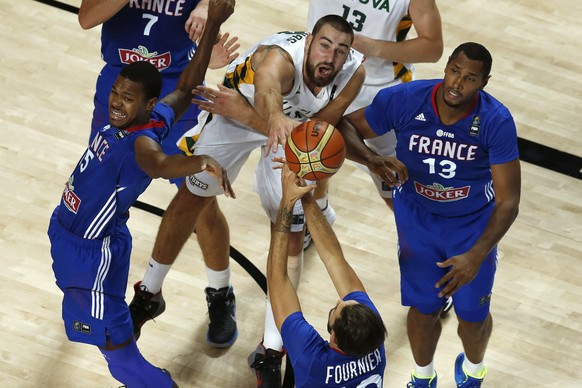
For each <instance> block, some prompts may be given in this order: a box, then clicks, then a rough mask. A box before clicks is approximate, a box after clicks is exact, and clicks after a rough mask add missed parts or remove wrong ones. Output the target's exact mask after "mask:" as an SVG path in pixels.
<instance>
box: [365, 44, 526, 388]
mask: <svg viewBox="0 0 582 388" xmlns="http://www.w3.org/2000/svg"><path fill="white" fill-rule="evenodd" d="M491 64H492V59H491V54H490V53H489V51H487V49H486V48H485V47H483V46H482V45H480V44H477V43H472V42H470V43H464V44H462V45H460V46H459V47H457V48H456V49H455V50H454V51H453V53H452V54H451V56H450V57H449V59H448V62H447V65H446V67H445V76H444V80H423V81H413V82H411V83H408V84H402V85H398V86H394V87H392V88H387V89H384V90H382V91H381V92H380V93H378V95H377V96H376V98H375V99H374V101H373V103H372V104H371V105H370V106H369V107H368V108H365V109H361V110H359V111H357V112H356V113H357V114H356V119H355V120H354V121H353V124H354V125H355V126H356V127H357V128H358V130H359V132H360V133H361V134H362V136H363V137H364V138H374V137H376V136H379V135H382V134H384V133H386V132H387V131H390V130H394V131H395V133H396V138H397V146H396V154H397V156H398V159H399V160H400V161H401V162H402V163H404V165H405V166H406V167H407V170H408V177H406V176H399V178H401V180H402V185H401V186H399V187H398V188H397V189H396V190H394V214H395V217H396V226H397V230H398V240H399V262H400V271H401V293H402V304H403V305H405V306H410V309H409V313H408V320H407V326H408V337H409V340H410V345H411V348H412V353H413V356H414V361H415V366H414V371H413V373H412V378H411V382H410V386H412V387H435V386H436V383H437V376H436V372H435V370H434V365H433V357H434V353H435V349H436V346H437V342H438V339H439V336H440V333H441V323H440V320H439V311H440V309H441V308H442V306H443V304H444V303H445V299H446V298H447V297H450V296H451V295H453V294H454V298H453V304H454V308H455V313H456V315H457V318H458V321H459V326H458V333H459V336H460V337H461V341H462V343H463V349H464V352H463V353H461V354H460V355H459V356H458V357H457V361H456V363H455V379H456V383H457V386H458V387H468V386H471V387H478V386H480V385H481V382H482V381H483V378H484V377H485V374H486V371H487V369H486V367H485V364H484V357H485V351H486V349H487V343H488V341H489V338H490V336H491V332H492V325H493V323H492V318H491V314H490V311H489V306H490V300H491V290H492V287H493V279H494V275H495V270H496V267H497V243H498V242H499V241H500V240H501V238H502V237H503V236H504V235H505V233H506V232H507V231H508V230H509V228H510V226H511V225H512V223H513V221H514V220H515V218H516V217H517V213H518V207H519V200H520V191H521V173H520V171H521V170H520V164H519V153H518V148H517V133H516V127H515V123H514V121H513V118H512V116H511V113H510V112H509V110H508V109H507V108H506V107H505V106H504V105H502V104H501V103H500V102H499V101H497V100H496V99H495V98H493V97H492V96H491V95H490V94H488V93H486V92H485V91H483V88H484V87H485V85H487V82H488V80H489V78H490V71H491ZM387 172H388V173H389V169H388V170H387ZM406 178H407V179H406ZM404 180H406V182H404Z"/></svg>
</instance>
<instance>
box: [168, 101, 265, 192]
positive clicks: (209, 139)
mask: <svg viewBox="0 0 582 388" xmlns="http://www.w3.org/2000/svg"><path fill="white" fill-rule="evenodd" d="M208 115H209V114H208V112H202V113H201V114H200V116H199V117H198V122H199V124H198V125H196V127H194V128H192V129H191V130H190V131H188V132H186V133H185V134H184V136H183V138H184V137H188V136H192V134H193V133H196V132H200V137H199V138H198V141H197V142H196V144H195V145H194V155H208V156H211V157H213V158H214V159H216V161H217V162H218V163H220V165H221V166H222V167H224V169H226V172H227V174H228V179H229V180H230V182H231V183H233V182H234V181H235V180H236V178H237V176H238V174H239V173H240V170H241V168H242V166H243V165H244V164H245V162H246V161H247V159H248V158H249V155H250V154H251V152H252V151H253V150H255V149H256V148H258V147H260V146H261V145H263V144H265V142H266V140H267V137H266V136H265V135H263V134H260V133H258V132H255V131H253V130H251V129H249V128H247V127H245V126H243V125H242V124H239V123H237V122H235V121H233V120H229V119H227V118H224V117H222V116H217V115H214V116H212V117H211V119H210V121H209V122H206V121H207V119H208ZM179 142H180V141H178V143H179ZM186 186H187V187H188V190H190V192H191V193H192V194H195V195H198V196H200V197H212V196H215V195H219V194H224V191H223V190H221V189H220V188H219V187H218V181H217V180H216V179H215V178H214V177H212V176H211V175H210V174H208V173H207V172H205V171H203V172H199V173H197V174H193V175H190V176H188V177H187V178H186Z"/></svg>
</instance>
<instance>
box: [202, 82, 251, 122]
mask: <svg viewBox="0 0 582 388" xmlns="http://www.w3.org/2000/svg"><path fill="white" fill-rule="evenodd" d="M192 93H193V94H195V95H196V96H198V97H201V98H203V99H204V100H201V99H198V98H195V99H193V100H192V103H193V104H196V105H198V107H199V108H200V109H201V110H204V111H207V112H209V113H212V114H213V115H220V116H223V117H226V118H229V119H231V120H236V121H240V120H238V119H239V114H240V113H241V112H242V111H243V110H244V109H248V108H249V106H248V104H247V102H246V101H245V100H244V98H242V96H241V95H240V94H239V93H238V92H237V91H236V90H234V89H229V88H227V87H226V86H224V85H220V84H219V85H218V89H213V88H209V87H207V86H202V85H200V86H197V87H196V89H194V90H192Z"/></svg>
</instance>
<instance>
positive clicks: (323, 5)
mask: <svg viewBox="0 0 582 388" xmlns="http://www.w3.org/2000/svg"><path fill="white" fill-rule="evenodd" d="M409 4H410V0H369V1H368V0H366V1H363V0H311V1H310V3H309V11H308V14H307V29H308V31H311V30H313V26H314V25H315V23H316V22H317V20H319V19H320V18H321V17H323V16H325V15H330V14H334V15H339V16H342V17H343V18H344V19H346V20H347V21H348V22H349V23H350V24H351V25H352V28H353V29H354V33H356V34H361V35H364V36H366V37H368V38H372V39H381V40H386V41H391V42H399V41H403V40H405V39H406V35H407V34H408V31H409V30H410V27H411V26H412V21H411V20H410V17H409V16H408V6H409ZM364 66H365V67H366V81H365V83H366V84H370V85H376V84H386V83H389V82H390V81H393V80H394V79H397V78H402V81H403V82H407V81H410V80H411V79H412V73H411V69H413V67H412V65H411V64H408V63H404V64H402V63H396V62H392V61H389V60H385V59H381V58H377V57H371V58H368V57H366V61H365V62H364Z"/></svg>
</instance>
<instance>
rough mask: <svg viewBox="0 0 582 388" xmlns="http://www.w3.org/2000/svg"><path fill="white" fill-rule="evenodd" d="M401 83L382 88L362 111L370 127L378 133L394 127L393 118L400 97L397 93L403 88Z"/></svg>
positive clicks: (380, 133) (383, 132)
mask: <svg viewBox="0 0 582 388" xmlns="http://www.w3.org/2000/svg"><path fill="white" fill-rule="evenodd" d="M401 86H402V85H397V86H393V87H390V88H385V89H382V90H380V91H379V92H378V94H377V95H376V97H374V100H373V101H372V104H370V106H368V107H367V108H366V110H365V112H364V114H365V116H366V121H367V122H368V124H369V125H370V128H372V130H373V131H374V132H375V133H376V134H377V135H378V136H381V135H384V134H385V133H387V132H388V131H390V130H393V129H394V128H395V126H396V125H395V124H396V123H395V118H396V117H398V109H399V108H400V104H398V103H397V102H398V100H400V99H401V97H399V95H400V94H401V93H402V92H403V91H404V90H405V89H404V88H403V87H401Z"/></svg>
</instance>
